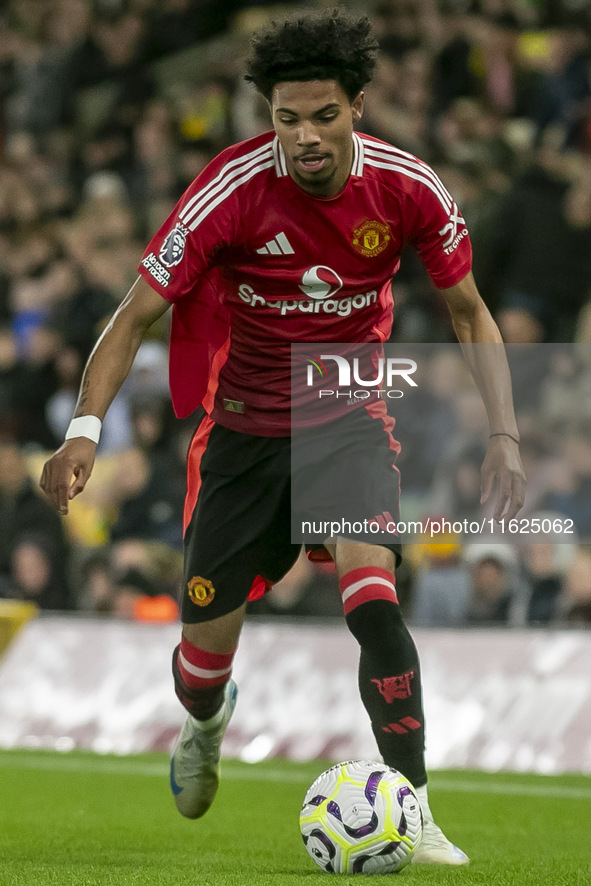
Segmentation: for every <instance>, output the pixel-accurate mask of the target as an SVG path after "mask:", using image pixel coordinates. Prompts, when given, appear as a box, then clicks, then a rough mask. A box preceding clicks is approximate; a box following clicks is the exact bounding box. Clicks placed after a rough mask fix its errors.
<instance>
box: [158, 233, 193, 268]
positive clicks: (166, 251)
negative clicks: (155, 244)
mask: <svg viewBox="0 0 591 886" xmlns="http://www.w3.org/2000/svg"><path fill="white" fill-rule="evenodd" d="M186 245H187V229H186V228H185V227H184V225H182V224H181V223H180V222H178V223H177V224H176V225H175V226H174V228H173V229H172V231H170V232H169V233H168V234H167V235H166V238H165V240H164V243H163V244H162V246H161V247H160V254H159V257H160V261H161V262H162V264H164V265H166V267H167V268H174V266H175V265H178V264H179V263H180V262H181V261H182V259H183V255H184V254H185V246H186Z"/></svg>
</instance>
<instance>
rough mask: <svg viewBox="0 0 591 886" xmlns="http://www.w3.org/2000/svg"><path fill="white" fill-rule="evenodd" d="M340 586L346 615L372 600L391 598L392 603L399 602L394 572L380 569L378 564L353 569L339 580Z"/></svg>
mask: <svg viewBox="0 0 591 886" xmlns="http://www.w3.org/2000/svg"><path fill="white" fill-rule="evenodd" d="M339 588H340V590H341V595H342V598H343V609H344V610H345V615H348V614H349V613H350V612H352V611H353V609H356V608H357V607H358V606H361V604H362V603H368V602H369V601H370V600H389V601H390V602H391V603H398V597H397V596H396V588H395V583H394V573H392V572H389V571H388V570H387V569H380V568H379V567H378V566H362V567H361V568H360V569H352V570H351V572H347V573H346V575H343V577H342V578H341V579H340V580H339Z"/></svg>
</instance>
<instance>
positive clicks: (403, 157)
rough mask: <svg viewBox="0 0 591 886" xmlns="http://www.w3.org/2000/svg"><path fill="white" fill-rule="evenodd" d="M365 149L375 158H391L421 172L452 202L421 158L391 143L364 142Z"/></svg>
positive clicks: (436, 177) (435, 175) (441, 183)
mask: <svg viewBox="0 0 591 886" xmlns="http://www.w3.org/2000/svg"><path fill="white" fill-rule="evenodd" d="M366 150H367V151H368V153H369V154H370V155H371V156H373V157H376V158H379V159H382V160H388V159H389V160H392V161H395V162H396V163H399V164H400V165H401V166H407V167H408V168H409V169H416V170H418V171H419V172H421V173H422V174H423V175H424V176H426V177H427V178H430V179H431V181H432V182H433V184H434V185H436V187H438V188H439V191H440V193H441V196H442V197H443V198H444V199H446V200H448V201H449V203H450V205H451V204H452V203H453V198H452V196H451V194H450V193H449V191H448V190H447V188H446V187H445V185H444V184H443V182H442V181H441V179H440V178H439V176H438V175H437V173H436V172H435V170H433V169H431V167H430V166H429V165H428V164H427V163H424V162H423V161H422V160H419V159H418V158H417V157H413V155H412V154H409V153H407V152H406V151H401V150H400V149H399V148H394V147H393V146H392V145H382V144H378V143H376V142H374V143H371V142H369V141H368V142H366Z"/></svg>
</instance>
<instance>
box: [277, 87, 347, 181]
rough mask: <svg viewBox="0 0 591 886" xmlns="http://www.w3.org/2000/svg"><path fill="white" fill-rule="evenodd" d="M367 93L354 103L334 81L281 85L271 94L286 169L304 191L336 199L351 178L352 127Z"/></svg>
mask: <svg viewBox="0 0 591 886" xmlns="http://www.w3.org/2000/svg"><path fill="white" fill-rule="evenodd" d="M362 112H363V93H362V92H360V93H359V95H358V96H357V98H355V99H354V100H353V101H350V100H349V98H348V97H347V95H346V93H345V92H344V90H343V88H342V87H341V86H340V85H339V84H338V83H337V81H336V80H306V81H304V82H301V83H300V82H296V81H290V82H286V83H278V84H277V85H276V86H275V87H274V89H273V94H272V96H271V114H272V116H273V125H274V127H275V132H276V133H277V136H278V138H279V141H280V142H281V144H282V146H283V150H284V151H285V157H286V161H287V170H288V172H289V174H290V175H291V177H292V178H293V180H294V181H295V182H296V184H298V185H299V186H300V187H301V188H303V190H304V191H308V192H309V193H310V194H313V195H314V196H315V197H334V196H335V194H338V193H339V191H341V190H342V189H343V188H344V186H345V183H346V181H347V179H348V177H349V173H350V171H351V164H352V162H353V138H352V136H353V126H354V124H355V123H356V122H357V121H358V120H360V119H361V114H362Z"/></svg>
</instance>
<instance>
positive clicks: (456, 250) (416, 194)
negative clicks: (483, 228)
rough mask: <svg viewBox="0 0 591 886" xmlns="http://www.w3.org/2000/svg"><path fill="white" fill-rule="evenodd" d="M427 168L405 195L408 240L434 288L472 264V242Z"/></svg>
mask: <svg viewBox="0 0 591 886" xmlns="http://www.w3.org/2000/svg"><path fill="white" fill-rule="evenodd" d="M422 165H424V166H425V168H426V170H428V174H427V173H425V174H424V176H423V178H422V179H421V180H420V181H417V182H415V187H414V188H413V189H412V193H411V195H410V196H409V206H408V211H409V216H410V219H411V225H410V231H409V242H410V244H411V246H413V247H414V248H415V249H416V251H417V252H418V254H419V256H420V258H421V260H422V261H423V264H424V265H425V267H426V269H427V272H428V274H429V276H430V277H431V280H432V281H433V283H434V284H435V286H437V288H438V289H447V288H448V287H450V286H455V284H456V283H459V282H460V280H463V278H464V277H465V276H466V274H467V273H468V271H470V269H471V267H472V245H471V243H470V235H469V233H468V229H467V227H466V222H465V221H464V218H463V216H462V214H461V212H460V210H459V209H458V205H457V203H456V202H455V200H454V199H453V197H451V195H450V194H449V193H448V191H447V190H446V188H445V187H444V185H443V183H442V182H441V180H440V179H439V178H438V176H437V175H436V174H435V173H434V172H433V170H432V169H430V168H429V167H428V166H427V164H422Z"/></svg>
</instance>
